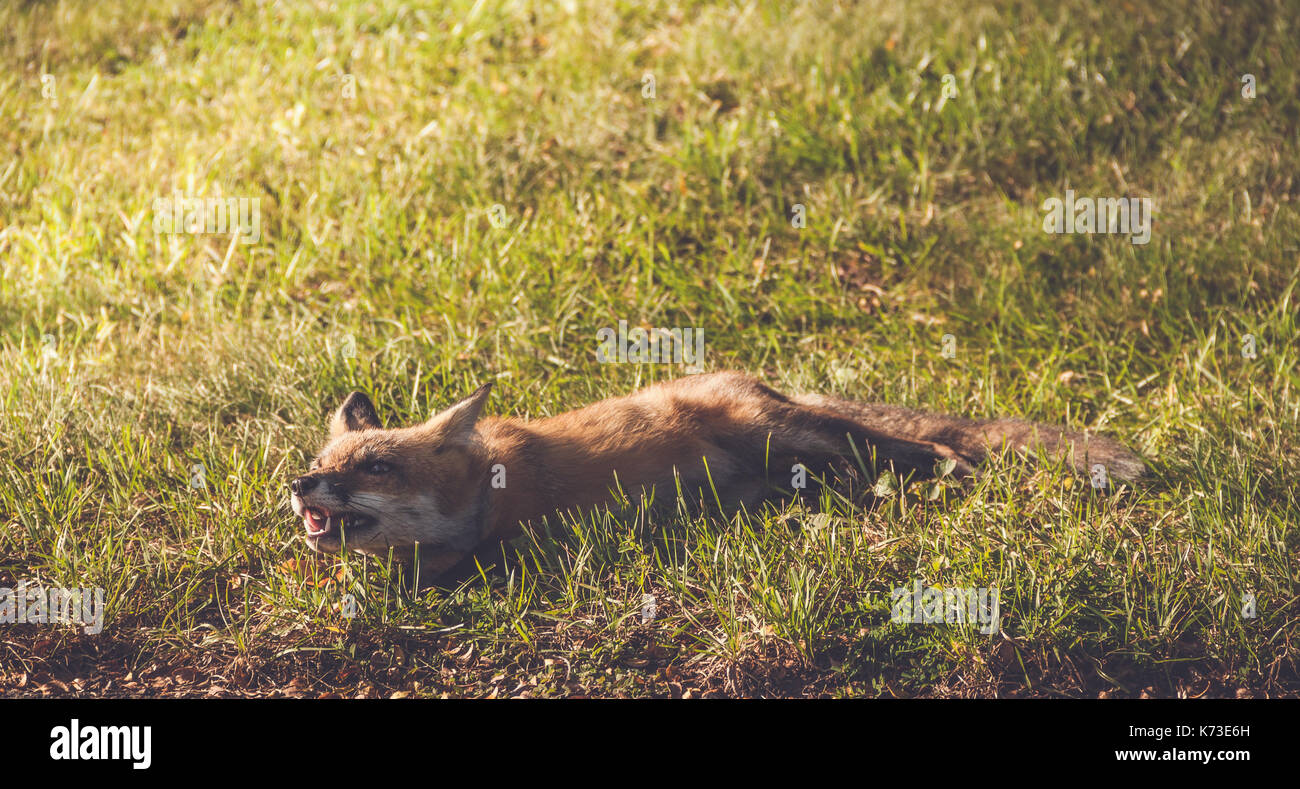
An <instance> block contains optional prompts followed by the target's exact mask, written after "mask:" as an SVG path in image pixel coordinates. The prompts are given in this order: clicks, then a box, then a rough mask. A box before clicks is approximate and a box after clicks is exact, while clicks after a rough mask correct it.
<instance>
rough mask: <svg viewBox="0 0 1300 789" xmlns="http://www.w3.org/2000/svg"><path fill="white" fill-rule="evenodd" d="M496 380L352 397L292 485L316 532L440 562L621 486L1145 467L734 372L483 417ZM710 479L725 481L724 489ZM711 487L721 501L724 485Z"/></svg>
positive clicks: (1062, 441) (1092, 450)
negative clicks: (1015, 467)
mask: <svg viewBox="0 0 1300 789" xmlns="http://www.w3.org/2000/svg"><path fill="white" fill-rule="evenodd" d="M490 387H491V385H490V384H488V385H486V386H483V387H481V388H479V389H478V391H476V392H474V393H473V394H472V395H470V396H469V397H467V398H465V399H464V400H461V401H460V402H458V403H456V404H455V405H453V406H451V407H450V408H448V409H447V410H445V411H443V412H441V413H439V414H437V415H435V416H434V417H433V418H431V419H430V420H429V421H427V422H425V423H424V424H421V425H416V426H414V427H405V428H397V429H390V430H385V429H384V428H383V425H382V424H381V423H380V421H379V417H378V415H377V414H376V412H375V407H374V404H373V403H372V402H371V401H370V398H368V397H367V396H366V395H364V394H362V393H361V392H353V393H352V394H350V395H348V397H347V399H346V400H345V401H344V402H343V405H342V406H340V407H339V409H338V411H337V412H336V413H335V414H334V418H333V420H332V422H331V425H330V439H329V441H328V443H327V444H326V445H325V448H324V449H322V450H321V452H320V454H319V455H318V456H317V457H316V459H315V460H314V461H313V462H312V464H311V469H310V471H309V472H308V473H307V474H304V475H303V476H301V477H298V478H297V479H295V480H293V481H292V482H291V483H290V489H291V491H292V501H293V511H294V513H295V514H296V515H298V516H299V517H300V518H302V519H303V523H304V525H305V526H306V530H307V544H308V545H309V546H311V547H312V548H313V549H315V550H317V551H324V552H329V553H335V552H338V551H339V550H341V549H342V548H344V547H347V548H351V549H354V550H357V551H360V552H362V553H366V554H370V555H376V556H386V555H389V553H390V551H391V552H392V555H393V556H394V557H395V558H398V559H401V560H404V561H407V562H410V561H411V560H412V559H413V558H415V556H416V552H417V544H418V556H419V564H420V571H421V573H422V574H423V575H425V576H426V577H428V574H433V575H435V576H436V575H438V574H441V573H443V572H445V571H446V570H447V569H449V568H451V567H452V566H454V565H455V564H456V563H457V562H459V561H460V560H461V559H462V558H464V557H465V556H467V555H469V554H470V553H471V552H473V551H474V550H475V549H476V548H478V547H479V546H481V545H485V544H488V543H490V542H492V541H500V540H506V539H509V538H511V537H513V536H515V535H516V534H518V533H519V527H520V524H521V523H524V522H527V521H534V520H538V519H540V518H542V517H544V516H547V515H553V514H555V513H556V512H562V511H568V510H573V509H578V510H581V509H584V508H590V507H594V506H599V505H600V504H602V503H606V502H612V501H614V500H615V499H616V497H618V496H619V493H618V491H619V490H622V491H623V492H625V493H626V492H632V491H637V490H658V491H659V493H660V496H663V495H664V494H673V493H674V492H675V491H676V490H677V488H678V484H679V483H680V485H681V489H682V490H683V491H705V492H707V494H706V498H707V499H708V501H709V502H714V501H715V500H716V502H717V503H721V504H722V505H723V506H724V507H731V508H736V507H740V506H742V505H743V506H750V505H753V504H755V503H757V502H759V501H760V500H761V499H763V498H764V497H766V496H768V495H769V494H770V493H772V492H773V489H774V485H773V484H772V482H771V481H770V479H769V478H770V477H771V478H775V479H777V480H780V479H781V478H783V477H784V478H785V479H787V480H788V479H789V476H788V472H786V470H787V469H793V468H794V465H792V464H803V465H804V466H805V467H806V468H807V469H808V470H809V471H815V470H816V469H819V468H822V469H824V468H829V467H830V466H831V464H833V463H834V462H836V461H837V460H842V459H844V458H847V459H850V460H852V459H854V458H855V457H857V458H861V459H862V462H872V461H874V463H875V464H876V465H877V466H878V467H892V468H893V469H894V471H895V472H897V473H899V474H913V475H916V476H918V477H925V476H930V475H932V474H934V473H935V470H936V465H937V464H940V463H941V462H944V461H949V462H947V463H943V465H944V466H946V467H947V470H950V471H951V472H952V473H954V474H955V475H957V476H959V477H965V476H969V475H971V474H973V473H974V467H975V465H976V464H978V463H979V462H980V461H981V460H982V459H984V458H985V457H986V456H987V455H988V454H989V453H990V452H994V451H998V450H999V449H1002V448H1011V449H1016V450H1026V451H1032V450H1038V451H1042V452H1044V453H1045V454H1047V455H1048V456H1051V457H1058V458H1062V459H1064V460H1065V461H1066V462H1068V463H1070V464H1071V466H1072V467H1073V468H1074V469H1075V470H1076V471H1078V472H1080V473H1083V474H1088V473H1090V472H1092V471H1094V470H1095V466H1096V465H1097V464H1100V465H1101V466H1104V467H1105V471H1104V474H1105V475H1106V476H1107V477H1109V478H1112V479H1118V480H1122V481H1132V480H1135V479H1137V478H1138V477H1140V476H1142V475H1143V473H1144V472H1145V466H1144V464H1143V461H1142V460H1141V458H1139V457H1138V456H1137V455H1135V454H1134V453H1132V452H1131V451H1129V450H1128V449H1126V448H1125V447H1123V446H1122V445H1120V444H1118V443H1116V442H1115V441H1112V440H1110V439H1108V438H1103V437H1099V436H1088V435H1085V434H1082V433H1076V432H1071V431H1068V430H1065V429H1063V428H1059V427H1052V426H1049V425H1042V424H1036V423H1033V422H1027V421H1024V420H1020V419H991V420H985V421H973V420H968V419H962V418H959V417H952V416H945V415H942V414H933V413H925V412H919V411H912V410H908V409H906V408H899V407H896V406H888V405H877V404H869V403H860V402H855V401H851V400H843V399H840V398H835V397H826V396H823V395H801V396H793V397H787V396H786V395H783V394H781V393H779V392H777V391H776V390H774V389H771V388H770V387H768V386H766V385H765V384H763V383H761V382H760V381H758V380H757V379H755V378H752V377H750V376H748V375H744V374H742V373H736V372H722V373H712V374H707V375H696V376H689V377H685V378H679V379H676V380H673V381H668V382H665V383H661V384H657V385H655V386H650V387H648V388H645V389H642V390H640V391H638V392H635V393H633V394H631V395H627V396H624V397H614V398H610V399H608V400H602V401H601V402H598V403H594V404H592V405H589V406H587V407H585V408H581V409H578V410H576V411H570V412H568V413H564V414H560V415H559V416H554V417H551V418H548V419H540V420H536V421H531V422H528V421H521V420H516V419H501V418H493V417H488V418H484V419H480V418H479V414H480V412H481V411H482V409H483V404H484V402H485V401H486V400H487V397H488V392H489V389H490ZM715 492H716V493H715ZM715 495H716V499H715Z"/></svg>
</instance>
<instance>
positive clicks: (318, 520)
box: [302, 508, 334, 535]
mask: <svg viewBox="0 0 1300 789" xmlns="http://www.w3.org/2000/svg"><path fill="white" fill-rule="evenodd" d="M302 516H303V517H302V520H303V525H305V526H306V527H307V533H308V534H311V535H316V534H324V533H325V532H327V531H329V530H330V526H331V521H333V519H334V516H333V515H332V514H330V513H328V512H321V511H320V510H318V509H315V508H309V509H307V510H305V511H304V512H303V514H302Z"/></svg>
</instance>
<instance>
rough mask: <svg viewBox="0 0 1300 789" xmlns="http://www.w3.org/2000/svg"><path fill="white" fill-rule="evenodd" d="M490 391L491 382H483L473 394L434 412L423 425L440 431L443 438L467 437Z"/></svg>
mask: <svg viewBox="0 0 1300 789" xmlns="http://www.w3.org/2000/svg"><path fill="white" fill-rule="evenodd" d="M491 391H492V384H490V383H486V384H483V385H482V386H480V387H479V388H478V389H475V390H474V394H472V395H470V396H469V397H466V398H465V399H464V400H461V401H460V402H459V403H456V404H455V405H453V406H452V407H450V408H448V409H447V410H445V411H442V412H440V413H437V414H434V416H433V418H432V419H430V420H429V421H428V422H425V423H424V426H425V427H426V428H428V429H430V430H437V431H438V432H440V433H442V434H443V438H447V439H455V438H468V437H469V435H470V433H472V432H474V423H475V422H477V421H478V417H479V414H480V413H482V412H483V404H484V403H486V402H487V399H488V393H489V392H491Z"/></svg>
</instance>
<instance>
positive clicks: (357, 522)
mask: <svg viewBox="0 0 1300 789" xmlns="http://www.w3.org/2000/svg"><path fill="white" fill-rule="evenodd" d="M302 522H303V525H304V526H306V527H307V536H308V537H309V538H317V539H319V538H321V537H324V536H325V535H327V534H332V533H334V532H337V531H340V530H342V531H343V532H344V533H345V534H346V533H347V532H349V531H352V532H355V531H358V530H360V529H365V528H368V527H369V526H371V525H373V524H374V522H375V519H374V518H371V517H369V516H366V515H357V514H356V513H353V512H330V511H329V510H326V509H321V508H320V507H307V508H306V509H304V510H303V511H302Z"/></svg>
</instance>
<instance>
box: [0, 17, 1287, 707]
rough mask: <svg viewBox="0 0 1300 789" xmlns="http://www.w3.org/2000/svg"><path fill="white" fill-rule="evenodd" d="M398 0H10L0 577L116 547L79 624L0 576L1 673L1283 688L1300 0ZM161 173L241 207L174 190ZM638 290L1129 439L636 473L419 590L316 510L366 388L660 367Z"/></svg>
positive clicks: (143, 691) (118, 688)
mask: <svg viewBox="0 0 1300 789" xmlns="http://www.w3.org/2000/svg"><path fill="white" fill-rule="evenodd" d="M421 5H422V6H424V7H420V8H407V7H405V4H401V3H397V2H390V1H389V0H371V1H370V2H364V3H361V2H343V1H340V2H337V3H312V4H272V3H266V2H252V3H225V2H215V1H207V0H163V2H158V3H154V4H150V5H149V6H148V7H147V8H144V9H141V8H137V7H136V5H135V4H131V3H126V2H121V0H108V1H107V2H90V1H89V0H85V1H82V0H76V1H68V2H51V3H43V2H28V3H11V4H5V5H4V6H3V7H0V58H3V60H4V62H5V63H6V64H7V65H8V68H5V69H4V70H3V72H0V118H3V123H0V371H2V372H3V375H0V381H2V383H0V586H14V585H16V584H17V583H18V582H20V581H30V582H32V583H43V584H48V585H55V586H78V587H91V586H99V587H103V588H104V589H105V590H106V595H107V622H106V626H105V629H104V632H103V633H101V634H99V635H93V636H92V635H86V634H83V633H82V632H81V631H80V630H79V629H75V628H71V627H41V626H37V625H18V624H11V625H2V626H0V695H33V694H44V695H51V694H52V695H311V696H318V695H332V694H338V695H345V696H355V695H383V696H391V695H415V696H429V695H432V696H441V695H450V696H506V695H530V696H573V695H602V696H603V695H619V696H623V695H630V696H683V695H691V696H700V695H709V696H712V695H768V696H785V695H818V696H820V695H853V696H859V695H867V696H991V695H999V696H1013V695H1014V696H1058V695H1065V696H1097V695H1103V696H1112V695H1113V696H1137V695H1157V696H1174V695H1178V696H1184V695H1186V696H1203V695H1209V696H1220V695H1226V696H1233V695H1296V693H1297V690H1298V689H1300V678H1298V676H1297V662H1296V661H1297V658H1296V645H1295V642H1296V627H1297V622H1298V621H1300V606H1298V605H1297V593H1298V589H1300V575H1298V574H1297V570H1296V557H1297V550H1298V549H1300V534H1298V533H1297V524H1300V501H1298V500H1297V495H1296V489H1297V482H1300V480H1298V479H1297V476H1298V474H1300V439H1298V434H1297V421H1298V420H1300V391H1297V387H1298V385H1300V377H1298V376H1297V367H1296V357H1297V342H1296V340H1297V306H1296V298H1297V294H1296V286H1297V282H1298V281H1300V265H1298V264H1297V260H1298V259H1300V258H1298V257H1297V250H1298V249H1300V221H1298V217H1297V210H1296V205H1295V197H1296V195H1297V194H1298V193H1300V184H1297V182H1296V180H1295V175H1294V173H1295V172H1296V170H1297V166H1300V148H1298V144H1297V140H1298V139H1300V136H1298V135H1297V126H1298V124H1300V99H1298V98H1297V97H1298V96H1300V80H1298V79H1297V72H1296V69H1295V65H1294V64H1295V63H1296V62H1297V60H1298V59H1300V46H1297V41H1298V40H1300V39H1297V37H1296V29H1297V20H1298V19H1300V16H1298V15H1297V10H1298V9H1297V6H1296V4H1295V3H1294V2H1280V1H1272V0H1264V1H1263V2H1260V3H1257V4H1252V5H1251V7H1238V6H1237V5H1236V4H1223V5H1220V4H1218V3H1213V2H1200V1H1197V0H1181V1H1180V2H1175V3H1172V4H1164V7H1163V8H1162V9H1161V10H1157V9H1155V8H1147V7H1144V6H1140V4H1131V3H1127V2H1122V1H1120V2H1101V3H1096V2H1082V0H1078V1H1076V0H1067V2H1064V3H1061V4H1059V6H1058V5H1057V4H1044V6H1046V7H1040V4H1037V3H1028V2H1013V1H1011V0H1007V1H1004V2H996V3H992V4H990V5H987V6H982V7H978V8H970V9H962V10H954V7H953V6H952V5H951V4H950V3H940V2H932V1H931V0H919V1H917V2H902V1H901V0H880V1H879V2H867V3H833V2H823V1H821V0H814V1H813V2H808V3H780V2H762V1H756V2H749V3H734V4H712V3H695V2H676V3H661V2H649V3H624V2H586V1H582V0H571V2H567V3H562V4H549V3H530V2H514V3H512V2H468V0H448V2H443V3H430V4H421ZM1247 73H1249V74H1253V75H1254V76H1255V77H1256V79H1257V95H1256V97H1255V98H1253V99H1248V98H1244V97H1243V96H1242V92H1241V91H1242V83H1241V80H1242V75H1243V74H1247ZM948 74H951V75H952V76H953V78H954V81H953V83H952V84H955V85H956V87H957V91H958V93H957V96H956V97H952V98H948V99H943V93H942V86H943V82H944V76H945V75H948ZM43 75H48V76H49V77H50V78H52V81H51V80H50V79H44V80H43V79H42V77H43ZM648 78H652V79H648ZM349 86H354V87H355V96H354V97H352V98H348V97H346V96H345V95H344V91H345V88H348V87H349ZM50 87H52V88H53V93H52V94H50V91H49V90H48V88H50ZM43 88H46V90H45V91H44V92H43V90H42V89H43ZM1067 188H1068V189H1073V190H1075V192H1076V193H1078V194H1080V195H1098V196H1149V197H1151V198H1152V199H1153V200H1154V205H1155V208H1156V214H1155V221H1154V224H1153V228H1152V236H1151V241H1150V243H1149V244H1146V245H1135V244H1132V243H1130V242H1129V240H1127V239H1126V238H1124V237H1121V236H1114V235H1100V234H1098V235H1051V234H1047V233H1045V232H1043V229H1042V217H1043V212H1042V210H1041V209H1040V206H1041V205H1042V203H1043V201H1044V200H1046V199H1048V198H1050V197H1060V196H1063V194H1064V191H1065V190H1066V189H1067ZM177 191H179V192H180V193H182V194H185V195H190V196H217V195H220V196H231V197H248V198H255V199H258V200H259V201H260V203H259V208H260V219H261V239H260V240H259V242H258V243H257V244H249V245H240V244H231V243H230V238H229V236H227V235H187V234H176V235H160V234H156V233H155V232H153V204H154V200H155V199H156V198H159V197H164V196H170V195H172V194H173V193H174V192H177ZM497 206H500V208H494V207H497ZM494 210H495V211H497V212H498V213H496V214H495V216H494V213H493V212H494ZM501 211H503V212H504V221H494V219H495V220H500V219H501V218H502V214H501V213H499V212H501ZM796 214H799V215H802V216H803V217H805V219H806V222H804V223H803V224H804V226H803V227H796V226H794V225H795V223H793V222H792V218H793V217H794V216H796ZM619 320H627V321H629V323H630V324H631V325H643V326H667V327H672V326H681V327H699V328H702V329H703V330H704V332H705V337H706V347H707V360H706V364H705V366H706V368H707V369H728V368H735V369H742V370H747V371H750V372H753V373H755V374H758V375H761V376H762V377H764V378H765V380H767V381H768V382H769V383H771V384H773V385H775V386H778V387H780V388H786V389H790V390H798V389H803V390H816V391H824V392H829V393H837V394H842V395H845V396H851V397H856V398H861V399H868V400H880V401H886V402H890V403H896V404H901V405H908V406H916V407H924V408H929V409H936V410H943V411H950V412H957V413H963V414H967V415H970V416H976V417H986V416H993V415H1014V416H1025V417H1028V418H1033V419H1038V420H1043V421H1050V422H1060V423H1068V424H1070V425H1071V426H1073V427H1076V428H1082V427H1086V428H1090V429H1096V430H1101V431H1104V432H1106V433H1108V434H1110V435H1113V436H1115V437H1117V438H1120V439H1121V440H1123V441H1125V442H1126V443H1128V444H1129V445H1131V446H1133V447H1135V448H1137V449H1140V450H1141V451H1142V452H1143V454H1144V455H1145V456H1146V457H1147V458H1149V459H1150V460H1151V465H1152V469H1153V472H1154V474H1153V478H1152V480H1151V481H1150V482H1149V483H1147V484H1142V485H1140V486H1138V487H1137V488H1134V489H1130V488H1121V489H1119V490H1112V491H1108V492H1098V491H1095V490H1093V489H1092V487H1091V486H1090V485H1088V484H1087V482H1086V481H1084V480H1074V479H1072V478H1071V477H1070V476H1069V475H1068V474H1067V473H1065V472H1064V471H1062V470H1060V469H1056V468H1042V467H1040V468H1032V467H1027V466H1025V465H1023V464H1017V463H1007V464H1005V465H1004V466H1002V467H1000V469H999V470H998V472H997V473H995V474H992V475H989V476H988V477H986V478H984V479H982V480H981V481H980V482H979V483H978V484H977V485H976V486H975V488H974V490H972V491H970V492H969V493H965V494H962V495H944V496H942V497H940V499H939V500H938V501H931V500H929V498H928V497H927V496H925V495H922V493H921V492H920V491H919V489H916V488H911V489H908V491H907V492H906V493H903V494H898V493H895V494H893V495H890V496H888V497H886V498H884V499H883V500H873V499H872V497H870V496H866V495H863V491H862V490H861V486H860V485H859V486H856V487H855V485H854V484H852V483H846V484H845V485H842V486H840V487H839V488H837V489H835V490H832V491H827V492H825V493H823V494H822V496H821V497H820V499H812V500H804V501H796V502H792V503H789V504H785V505H779V506H769V507H766V508H765V509H764V510H763V511H761V512H755V513H748V514H743V515H741V516H737V517H735V518H731V519H726V518H721V517H714V516H708V515H689V514H679V515H678V516H676V517H648V516H647V515H646V513H645V510H644V507H643V506H642V503H641V502H639V501H637V500H635V497H633V499H631V500H629V501H626V502H623V503H622V504H620V505H618V506H614V507H611V508H610V509H609V510H608V511H601V512H597V513H579V514H574V515H573V516H572V517H566V518H564V519H562V520H561V521H557V522H555V523H547V524H545V525H543V526H538V527H537V528H534V529H532V530H530V532H529V534H528V535H527V536H525V537H522V538H520V539H519V540H516V541H515V542H513V543H511V544H509V545H507V546H505V547H504V548H503V550H502V552H501V558H500V560H498V561H489V560H490V559H491V558H492V557H487V560H484V562H483V567H482V571H481V572H480V573H477V574H473V575H470V576H469V577H466V578H463V579H461V580H460V581H459V582H458V583H456V584H453V585H450V586H446V587H439V588H433V589H429V590H426V591H424V592H421V593H418V594H416V593H411V592H410V591H409V590H408V589H406V588H405V587H404V586H403V582H402V581H403V579H400V578H398V573H397V572H396V570H394V569H393V568H391V567H387V566H385V563H384V562H382V561H374V560H366V559H363V558H362V557H359V556H348V557H342V558H333V557H331V558H323V557H319V556H316V555H313V554H311V552H310V551H308V549H307V548H306V547H305V546H304V545H303V543H302V542H301V540H300V538H299V531H300V527H299V525H298V524H297V523H296V522H295V520H294V517H293V515H292V513H291V512H290V510H289V508H288V504H287V493H286V485H287V482H288V480H289V479H291V478H292V477H293V476H295V475H296V473H298V472H300V471H301V470H302V469H303V468H305V466H306V463H307V461H308V460H309V459H310V457H311V455H312V453H313V452H314V451H315V450H316V449H317V448H318V446H319V444H320V442H321V440H322V438H323V436H324V423H325V419H326V416H327V414H328V412H329V411H330V410H331V409H332V408H334V407H335V406H337V404H338V403H339V402H340V400H341V399H342V397H343V396H344V395H345V394H346V393H347V392H348V391H350V390H351V389H354V388H357V389H363V390H366V391H367V392H369V393H370V394H372V396H373V397H374V398H375V401H376V403H377V404H378V406H379V408H380V410H381V414H382V415H383V416H384V418H386V419H387V420H388V421H389V423H390V424H399V423H407V422H410V421H413V420H416V419H420V418H423V417H425V416H427V415H428V414H429V413H430V412H432V411H433V410H435V409H438V408H441V407H443V406H445V405H447V404H449V403H450V402H452V401H454V400H455V399H458V398H459V397H461V396H464V395H465V394H467V393H469V392H470V391H472V390H473V389H474V388H475V387H476V386H477V385H478V384H480V383H483V382H485V381H488V380H493V381H495V382H496V386H495V387H494V391H493V396H492V397H493V399H492V402H491V404H490V405H489V407H488V409H489V411H490V412H492V413H510V414H516V415H521V416H527V417H539V416H544V415H547V414H554V413H558V412H561V411H564V410H567V409H569V408H572V407H576V406H578V405H581V404H583V403H586V402H588V401H590V400H592V399H595V398H599V397H602V396H607V395H611V394H619V393H624V392H627V391H630V390H632V389H634V388H636V387H638V386H641V385H644V384H646V383H648V382H652V381H655V380H661V379H665V378H670V377H674V376H677V375H680V374H682V370H681V369H680V368H679V367H675V366H673V365H636V364H600V363H598V362H597V361H596V349H597V342H596V332H597V331H598V330H599V329H600V328H602V327H606V326H615V325H617V322H618V321H619ZM1246 334H1250V335H1253V336H1254V337H1255V338H1256V342H1257V347H1258V352H1257V354H1256V358H1254V359H1248V358H1243V354H1242V352H1241V349H1242V345H1243V339H1242V338H1243V335H1246ZM944 335H952V337H953V338H954V341H955V343H956V354H955V357H953V358H946V357H945V356H944V355H943V354H942V353H941V350H942V347H943V337H944ZM200 476H201V484H199V482H200V480H199V477H200ZM670 493H671V492H664V491H658V492H657V494H658V495H660V496H665V495H669V494H670ZM917 579H920V580H921V581H922V582H923V583H925V584H929V585H936V586H957V587H985V586H996V587H998V588H999V589H1000V590H1001V613H1002V620H1001V622H1002V630H1001V632H1000V633H999V634H997V635H995V636H992V637H990V636H987V635H984V634H981V633H979V632H978V631H977V630H975V629H973V628H970V627H964V626H959V627H944V626H940V627H925V626H916V625H899V624H891V623H890V621H889V619H890V607H889V601H890V596H889V592H890V590H891V589H892V588H894V587H898V586H911V584H912V583H913V581H914V580H917ZM646 594H651V595H654V597H655V603H656V612H655V618H654V619H653V620H652V621H651V622H649V623H643V622H642V616H641V607H642V601H643V595H646ZM1246 594H1253V595H1254V596H1255V599H1256V616H1255V617H1254V618H1247V617H1244V616H1243V615H1242V609H1243V602H1242V601H1243V596H1244V595H1246ZM353 606H355V611H353V610H352V608H353ZM345 608H346V609H347V610H346V611H345V610H344V609H345ZM345 613H354V615H353V616H351V617H348V616H345V615H344V614H345Z"/></svg>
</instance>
